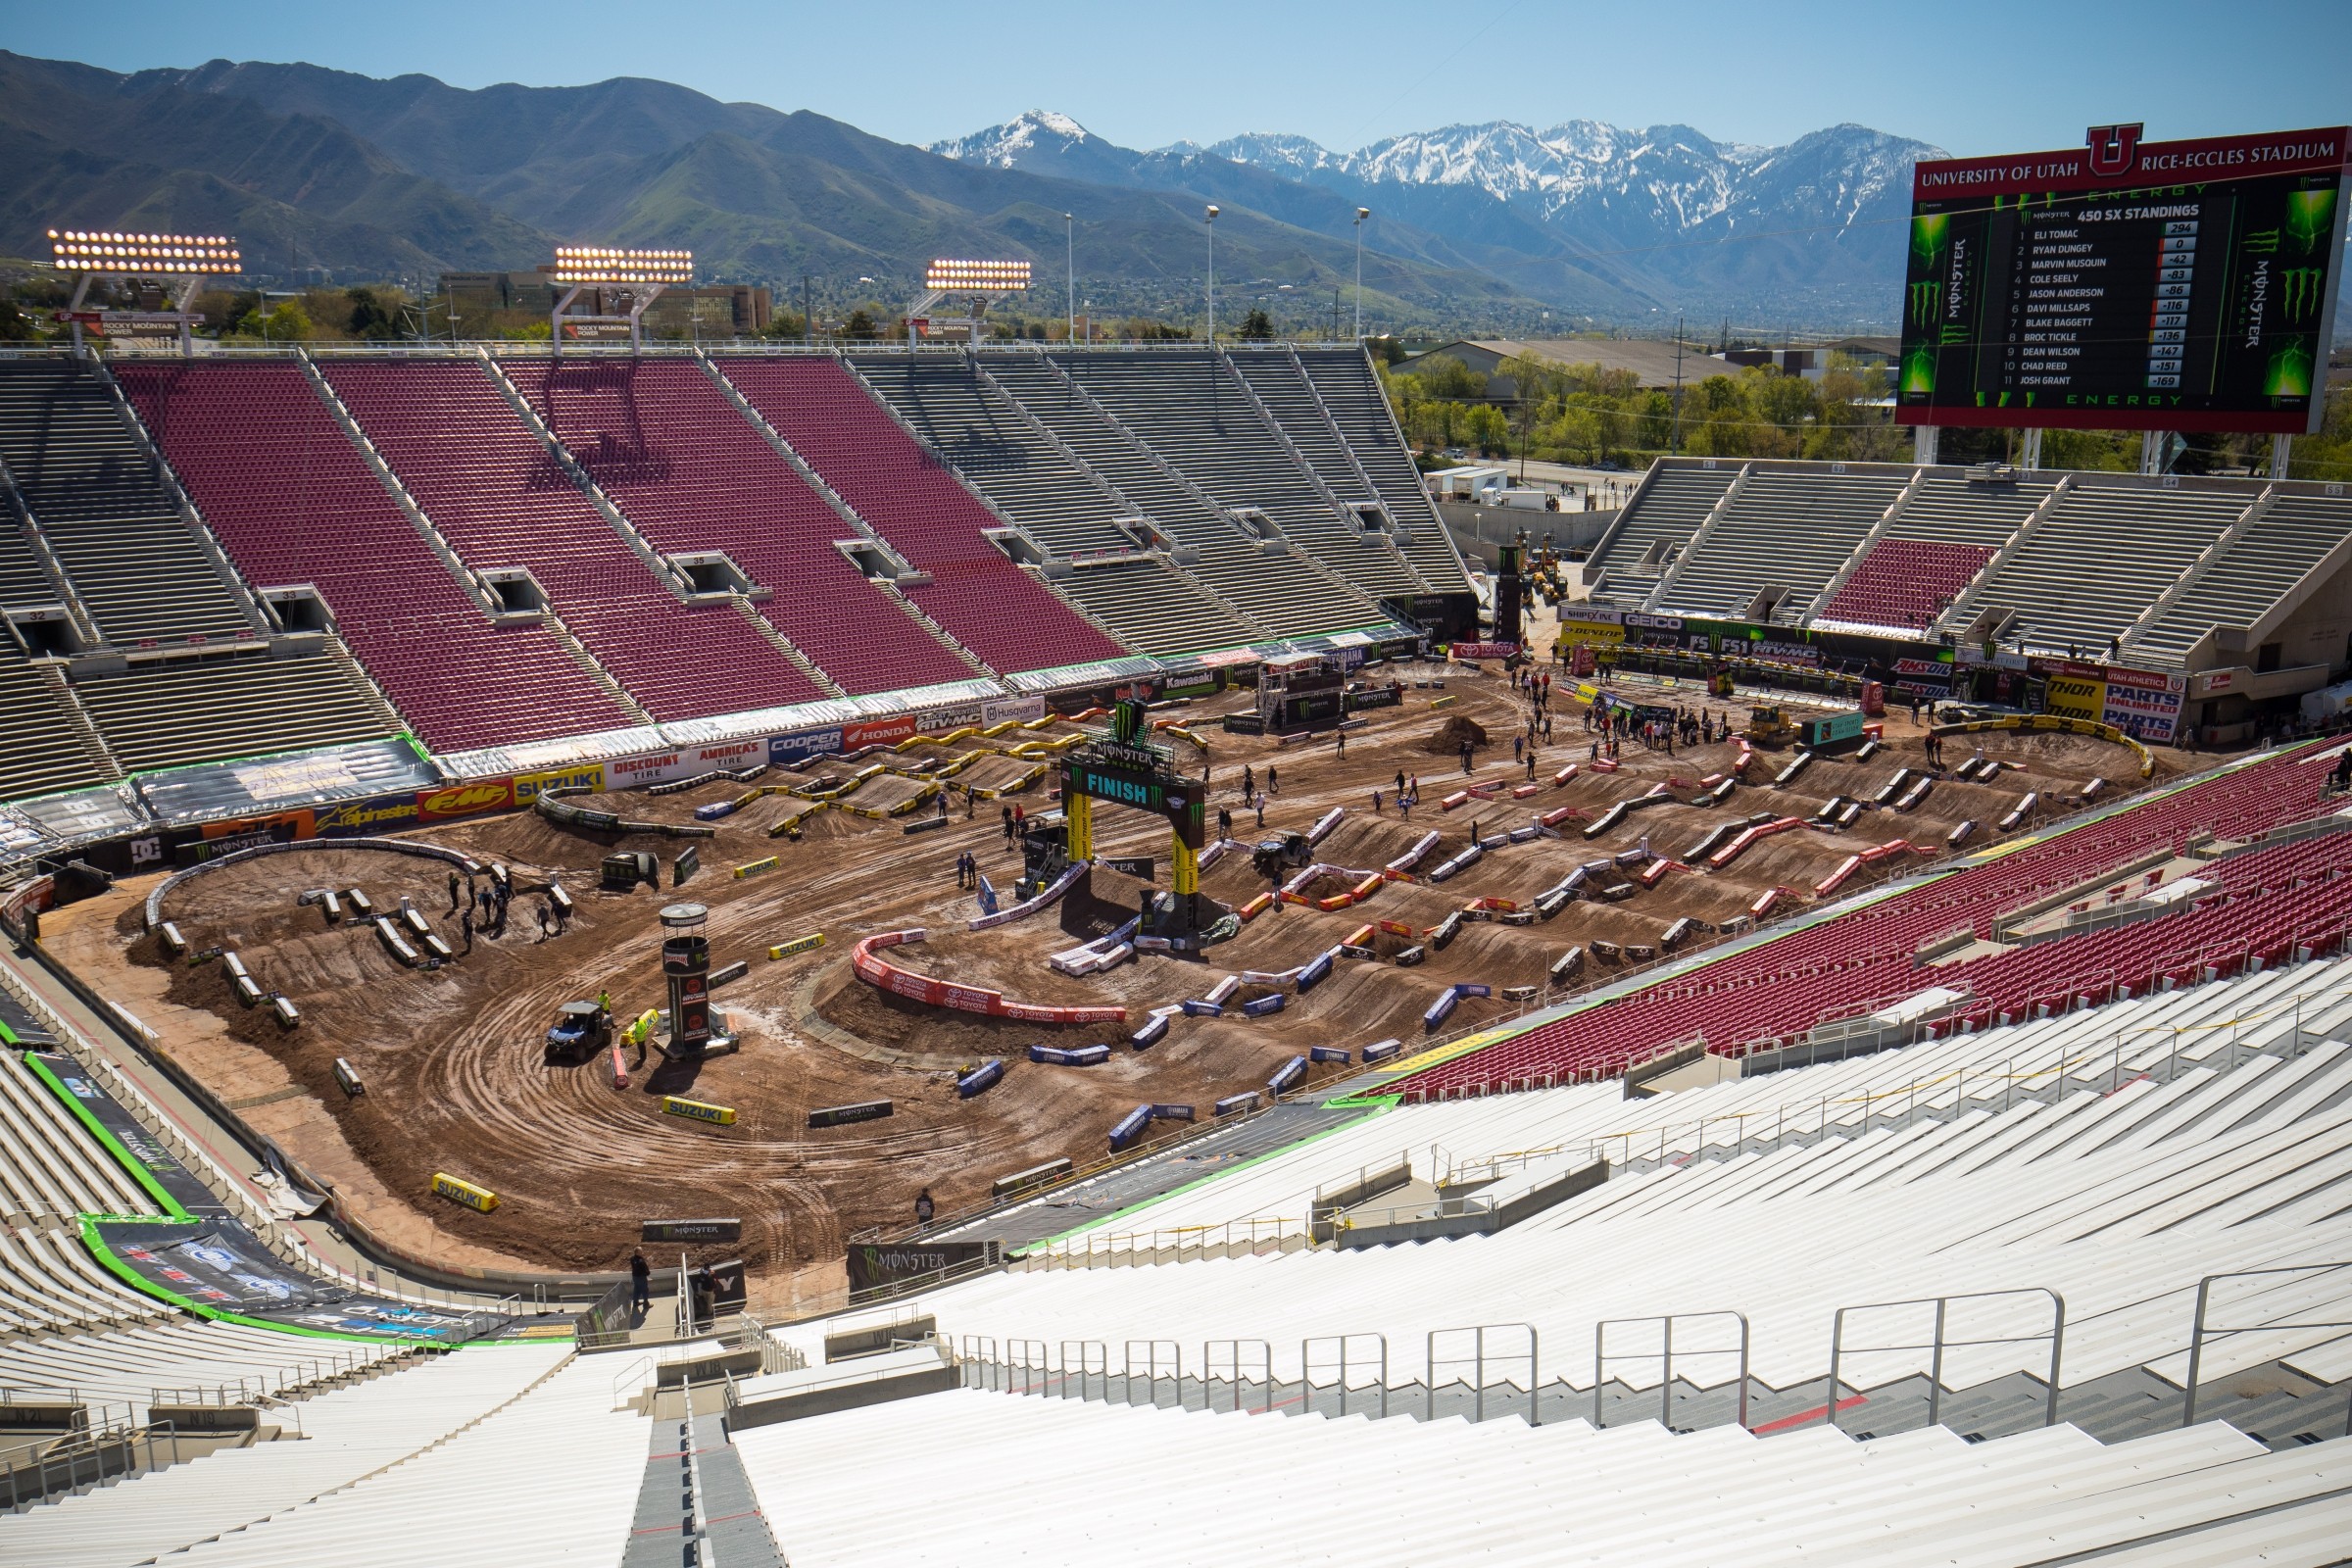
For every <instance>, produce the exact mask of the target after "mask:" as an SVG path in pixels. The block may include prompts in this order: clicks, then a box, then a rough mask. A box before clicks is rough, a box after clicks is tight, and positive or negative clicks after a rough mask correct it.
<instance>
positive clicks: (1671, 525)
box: [1587, 458, 2352, 666]
mask: <svg viewBox="0 0 2352 1568" xmlns="http://www.w3.org/2000/svg"><path fill="white" fill-rule="evenodd" d="M1703 461H1707V462H1713V463H1714V464H1715V466H1714V467H1712V468H1708V467H1704V466H1701V462H1702V460H1696V459H1689V458H1682V459H1673V460H1668V461H1665V462H1663V463H1661V465H1660V466H1658V467H1657V468H1656V469H1654V470H1653V472H1652V473H1651V474H1650V475H1649V477H1648V478H1647V479H1646V480H1645V481H1644V482H1643V484H1642V486H1641V488H1640V489H1639V490H1638V492H1637V493H1636V495H1635V497H1634V499H1633V501H1632V503H1631V504H1630V505H1629V507H1628V508H1627V510H1626V512H1625V514H1624V515H1623V516H1622V517H1620V518H1619V520H1618V521H1617V522H1616V523H1615V524H1614V525H1612V527H1611V528H1610V530H1609V532H1608V533H1607V534H1605V535H1604V536H1603V537H1602V539H1601V540H1600V542H1599V544H1598V545H1596V546H1595V548H1594V550H1593V557H1592V560H1591V561H1590V563H1589V564H1588V565H1587V577H1588V580H1589V581H1590V582H1591V583H1592V584H1593V598H1594V599H1595V600H1596V601H1598V602H1600V603H1604V604H1612V605H1616V606H1619V607H1622V608H1629V609H1647V610H1650V611H1653V612H1669V613H1693V614H1711V615H1726V614H1728V615H1739V614H1740V613H1743V612H1744V611H1745V610H1746V609H1747V608H1748V607H1749V606H1750V605H1751V604H1752V603H1753V602H1754V600H1755V597H1756V596H1757V595H1758V594H1760V593H1763V592H1765V591H1766V590H1768V589H1769V590H1778V592H1776V593H1775V594H1774V595H1773V610H1772V618H1773V619H1775V620H1778V621H1783V622H1789V623H1808V624H1811V623H1818V624H1823V625H1826V626H1832V627H1837V626H1847V627H1851V626H1862V627H1870V628H1874V629H1880V630H1888V631H1893V632H1897V633H1906V634H1909V635H1912V636H1917V637H1930V636H1933V635H1935V634H1937V633H1945V634H1953V635H1957V634H1959V633H1962V632H1965V631H1967V630H1969V629H1970V627H1971V626H1972V625H1974V624H1975V623H1976V622H1977V618H1978V616H1979V614H1980V613H1988V612H1989V613H1994V623H1996V624H1998V626H1999V628H2000V630H1999V635H2000V637H2001V638H2002V640H2003V641H2006V642H2022V643H2024V644H2027V645H2030V646H2031V647H2033V648H2034V649H2036V650H2038V651H2042V652H2061V651H2064V650H2067V649H2070V648H2071V649H2074V650H2077V651H2078V652H2080V653H2081V654H2082V655H2083V656H2085V657H2088V656H2092V655H2100V654H2104V653H2106V652H2107V650H2108V648H2109V647H2110V645H2111V644H2115V645H2118V651H2119V652H2123V653H2126V654H2128V655H2136V656H2138V657H2139V658H2140V659H2141V660H2142V661H2143V662H2148V663H2153V664H2156V665H2160V666H2161V665H2177V664H2179V663H2180V662H2182V661H2183V660H2184V659H2186V658H2187V657H2188V656H2189V655H2190V654H2191V653H2192V652H2194V651H2195V649H2196V648H2197V646H2198V644H2199V642H2200V641H2201V640H2202V639H2203V638H2204V637H2205V635H2206V634H2207V633H2208V632H2210V631H2212V630H2213V629H2214V628H2216V627H2239V628H2252V627H2254V626H2256V625H2257V624H2258V623H2260V622H2262V621H2263V620H2264V618H2265V616H2267V615H2272V614H2274V613H2276V610H2277V607H2278V606H2279V605H2281V604H2282V603H2284V602H2286V601H2287V600H2288V598H2289V596H2290V595H2291V594H2293V593H2294V592H2295V591H2296V590H2297V589H2298V586H2299V585H2303V584H2304V583H2305V582H2306V579H2307V577H2308V576H2309V574H2310V573H2312V572H2313V571H2315V570H2317V569H2320V568H2322V567H2323V566H2324V565H2325V564H2326V563H2327V562H2328V561H2329V560H2330V559H2331V558H2332V557H2333V555H2334V553H2335V552H2336V551H2337V550H2338V549H2339V548H2340V547H2341V546H2343V544H2344V543H2345V541H2346V540H2347V539H2352V499H2347V498H2345V497H2343V496H2341V495H2327V494H2325V493H2322V491H2321V489H2320V487H2318V486H2313V485H2304V486H2302V487H2301V488H2297V489H2289V488H2286V487H2283V486H2280V485H2278V484H2266V483H2265V482H2263V481H2259V480H2230V479H2208V480H2196V481H2190V482H2188V483H2185V484H2183V483H2181V482H2180V481H2178V480H2174V479H2167V480H2165V481H2163V482H2162V483H2159V482H2157V481H2153V480H2147V479H2138V478H2127V477H2124V476H2120V475H2112V474H2101V473H2076V474H2068V475H2064V476H2054V475H2047V474H2040V473H2027V474H2018V473H2015V472H2013V471H2010V470H2005V469H2004V470H1997V471H1995V472H1992V473H1991V474H1989V475H1987V474H1980V473H1977V472H1975V471H1973V470H1969V471H1963V470H1960V469H1941V470H1938V469H1913V468H1908V467H1902V466H1893V465H1884V464H1879V465H1853V466H1852V467H1853V469H1854V471H1852V472H1846V471H1843V470H1844V469H1845V468H1846V467H1847V466H1846V465H1828V464H1818V463H1815V464H1793V463H1779V462H1772V463H1764V462H1758V463H1746V462H1743V461H1742V460H1740V459H1734V458H1723V459H1712V460H1703ZM1735 485H1737V487H1738V488H1737V492H1736V493H1733V491H1734V486H1735ZM1727 494H1730V496H1731V499H1730V501H1729V503H1728V504H1726V505H1724V506H1722V508H1721V511H1720V514H1719V515H1718V514H1717V506H1718V503H1721V502H1724V500H1725V497H1726V495H1727ZM1710 515H1713V516H1714V520H1713V522H1712V523H1711V524H1710V523H1709V521H1708V519H1709V517H1710ZM1882 518H1883V520H1882ZM2127 541H2128V542H2129V545H2130V548H2129V549H2120V548H2119V546H2122V545H2124V544H2125V543H2126V542H2127Z"/></svg>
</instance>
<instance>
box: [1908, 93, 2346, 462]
mask: <svg viewBox="0 0 2352 1568" xmlns="http://www.w3.org/2000/svg"><path fill="white" fill-rule="evenodd" d="M2139 130H2140V127H2139V126H2137V125H2096V126H2093V127H2092V128H2091V130H2090V132H2089V135H2088V136H2087V138H2086V139H2085V145H2084V146H2083V147H2082V148H2078V149H2076V150H2073V151H2070V152H2049V153H2024V154H2019V155H2017V156H2014V157H2006V158H1960V159H1943V160H1938V161H1936V162H1932V163H1922V164H1920V165H1919V166H1918V169H1917V171H1916V172H1914V174H1913V176H1912V186H1911V226H1910V266H1909V269H1908V272H1907V275H1906V278H1905V287H1904V292H1903V348H1902V361H1901V364H1900V366H1899V368H1898V373H1897V378H1896V383H1895V419H1896V422H1897V423H1901V424H1978V425H2042V426H2073V427H2090V428H2099V429H2133V430H2256V431H2278V432H2286V433H2289V434H2299V433H2303V432H2307V431H2312V430H2317V429H2318V428H2319V425H2320V416H2321V412H2322V404H2323V401H2324V399H2325V397H2326V390H2327V345H2328V342H2329V333H2330V332H2331V331H2332V330H2333V327H2334V319H2335V294H2336V280H2337V278H2338V277H2340V276H2341V269H2342V264H2343V253H2344V222H2345V209H2346V206H2347V205H2348V203H2347V193H2348V190H2352V186H2348V184H2347V179H2346V175H2347V172H2348V171H2352V157H2348V155H2347V144H2348V143H2352V132H2347V131H2346V130H2344V129H2341V128H2338V129H2333V130H2296V131H2280V132H2277V133H2275V134H2271V135H2263V136H2235V137H2224V138H2219V139H2213V140H2206V141H2172V142H2143V141H2141V140H2140V139H2139Z"/></svg>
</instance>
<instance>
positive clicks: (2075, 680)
mask: <svg viewBox="0 0 2352 1568" xmlns="http://www.w3.org/2000/svg"><path fill="white" fill-rule="evenodd" d="M2042 706H2043V707H2044V708H2046V709H2047V710H2048V711H2050V712H2052V713H2054V714H2056V715H2057V716H2058V717H2060V718H2080V719H2086V720H2088V721H2089V722H2090V723H2092V724H2094V725H2095V724H2097V723H2098V722H2099V721H2100V720H2101V719H2102V718H2104V717H2105V716H2106V713H2107V683H2106V682H2105V681H2103V680H2083V679H2082V678H2081V677H2080V676H2075V675H2052V676H2051V677H2050V678H2049V680H2048V682H2047V684H2046V695H2045V696H2044V697H2043V699H2042ZM2079 733H2080V732H2079Z"/></svg>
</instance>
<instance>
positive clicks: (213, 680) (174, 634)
mask: <svg viewBox="0 0 2352 1568" xmlns="http://www.w3.org/2000/svg"><path fill="white" fill-rule="evenodd" d="M0 466H5V470H6V474H7V478H8V482H9V488H10V489H11V491H12V494H11V495H10V497H9V498H8V504H7V505H6V507H5V508H4V509H0V510H4V511H5V512H6V514H7V516H6V524H5V535H4V536H0V607H6V608H10V609H31V610H35V611H46V612H47V613H48V614H49V616H50V617H52V618H48V619H46V620H45V621H43V622H40V623H39V624H42V625H45V626H46V627H47V628H49V629H50V630H52V631H67V630H69V629H70V635H68V636H65V637H61V638H57V639H56V640H53V641H44V642H39V643H35V644H33V645H31V646H30V648H29V649H26V648H25V647H21V646H19V645H18V644H17V643H16V642H15V641H13V640H12V641H10V644H9V646H8V647H7V648H6V649H5V650H0V660H5V662H6V666H7V671H8V673H7V674H5V675H0V687H5V688H7V690H8V694H9V696H8V698H7V699H6V700H7V701H8V702H9V705H10V706H11V707H12V708H15V707H17V706H18V705H19V704H23V705H24V710H23V711H25V713H26V714H27V716H28V717H29V716H30V715H32V714H36V713H37V714H39V715H40V717H39V718H38V719H37V720H35V721H34V722H32V723H30V724H28V725H27V726H26V727H25V728H24V729H22V730H20V729H18V728H16V727H14V726H11V728H10V730H9V734H10V736H11V738H12V740H19V738H20V737H21V745H20V747H18V748H12V750H15V751H16V755H15V756H13V757H11V758H10V759H9V760H8V761H7V762H6V763H5V764H0V767H4V768H5V770H6V772H7V774H8V775H10V776H9V777H8V778H7V780H6V782H5V784H0V792H4V793H5V794H7V795H10V796H22V795H33V794H39V793H42V792H43V791H44V790H49V789H63V788H72V787H73V786H75V785H83V784H90V783H96V782H100V781H103V780H106V779H113V778H120V777H122V776H123V773H125V772H138V771H140V770H142V769H147V768H156V767H170V766H174V765H177V764H179V763H182V762H187V761H199V760H211V759H214V758H219V757H223V756H230V757H234V756H251V755H257V754H265V753H270V752H282V751H292V750H297V749H301V748H305V747H312V746H327V745H335V744H339V743H343V742H348V741H358V740H368V739H372V738H375V737H378V736H382V735H385V734H389V733H391V732H393V731H395V730H397V729H398V728H400V724H399V721H398V719H397V717H396V716H395V715H394V714H393V713H392V712H391V711H389V710H388V709H386V708H385V707H384V705H383V704H382V703H381V702H380V701H379V700H378V699H377V697H376V695H375V693H374V692H373V691H371V690H370V689H369V688H368V682H367V681H366V680H365V679H364V678H363V677H361V676H360V675H359V674H358V672H357V671H355V670H354V669H352V668H351V666H350V665H349V664H348V663H347V662H344V661H342V660H340V659H337V658H334V657H332V655H331V651H329V650H324V649H321V648H319V647H318V646H316V644H317V643H318V641H319V639H316V638H310V639H303V638H296V639H278V640H276V641H275V642H274V643H272V641H271V640H270V637H269V635H268V633H269V630H270V628H269V627H268V625H267V623H266V622H265V621H264V619H263V617H262V614H261V612H260V610H259V609H258V608H257V606H256V605H255V604H254V602H253V600H252V597H251V595H250V594H248V593H247V591H246V590H245V588H244V587H243V585H241V584H239V583H238V582H236V581H235V580H234V577H233V575H232V574H231V573H230V572H229V571H228V570H227V569H225V567H224V566H223V564H221V563H220V562H219V560H218V558H217V556H216V555H215V553H214V552H213V550H212V549H211V548H210V545H209V542H208V541H206V540H205V539H204V538H203V537H202V536H201V535H200V534H199V533H198V532H197V530H196V529H194V528H192V527H191V526H190V525H189V524H188V522H187V521H186V520H185V519H184V518H183V517H182V515H181V514H180V510H179V506H178V503H177V500H176V498H175V497H174V496H173V494H172V490H171V488H170V486H169V484H168V483H167V481H166V480H165V478H164V477H163V476H162V475H160V474H159V473H158V472H157V471H156V468H155V466H154V464H153V462H152V461H151V460H150V458H149V457H148V455H147V452H146V450H145V448H144V447H143V446H142V445H141V444H140V443H139V441H138V440H137V439H136V437H135V433H134V431H133V429H132V428H131V427H130V426H128V425H126V424H125V423H124V421H123V416H122V412H121V410H120V408H119V407H118V405H117V403H116V401H115V398H114V395H113V393H112V391H111V390H110V389H109V388H108V386H107V383H106V381H105V380H104V379H103V378H102V377H101V376H100V375H98V374H96V373H93V372H91V371H89V370H87V369H83V368H76V367H73V366H71V365H66V364H58V363H47V362H41V361H12V362H9V363H7V364H5V365H0ZM44 553H45V554H46V555H47V556H48V558H49V561H48V562H47V563H44V562H43V560H42V556H43V554H44ZM273 653H274V654H279V655H284V656H287V657H280V658H272V657H270V655H271V654H273ZM322 654H323V655H325V656H326V657H320V656H321V655H322ZM27 658H39V659H42V660H45V661H47V663H46V666H45V669H43V668H34V667H32V666H31V665H29V664H28V663H26V662H25V660H26V659H27Z"/></svg>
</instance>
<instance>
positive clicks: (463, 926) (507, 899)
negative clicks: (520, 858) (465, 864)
mask: <svg viewBox="0 0 2352 1568" xmlns="http://www.w3.org/2000/svg"><path fill="white" fill-rule="evenodd" d="M461 884H463V886H461ZM514 898H515V886H514V884H513V883H512V882H510V881H508V880H507V879H505V878H504V877H492V878H491V879H490V885H489V886H488V887H483V886H482V885H480V884H479V883H477V882H476V881H475V880H474V879H473V875H472V873H471V872H467V873H466V875H465V876H463V877H461V876H459V874H458V873H457V872H455V871H452V872H450V873H449V912H450V913H452V914H454V915H456V916H458V930H459V932H460V934H461V935H462V936H463V937H464V939H465V947H464V948H463V949H462V950H461V951H460V956H464V955H465V954H467V953H471V952H472V951H473V934H474V931H475V929H476V928H477V927H478V928H479V929H480V931H481V932H482V934H483V935H485V936H492V937H503V936H505V935H506V934H507V912H508V908H509V907H510V906H511V905H512V904H513V902H514ZM570 922H571V917H570V916H569V915H568V914H566V913H565V912H564V907H563V906H562V905H560V904H558V903H556V902H555V900H553V899H552V898H543V899H541V900H540V901H539V940H540V941H542V942H544V941H546V940H547V939H548V936H549V935H550V934H551V933H552V934H554V935H556V936H562V935H563V934H564V931H565V929H566V928H567V927H568V926H569V925H570Z"/></svg>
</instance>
